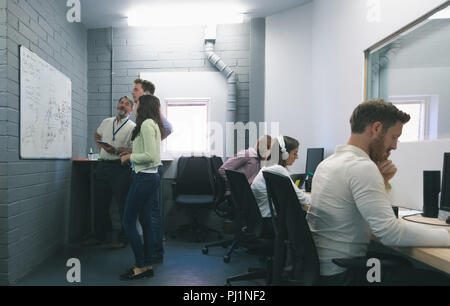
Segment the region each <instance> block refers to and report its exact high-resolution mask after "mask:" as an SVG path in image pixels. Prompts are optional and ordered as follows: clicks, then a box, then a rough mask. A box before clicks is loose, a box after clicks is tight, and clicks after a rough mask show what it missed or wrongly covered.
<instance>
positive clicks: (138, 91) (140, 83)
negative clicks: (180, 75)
mask: <svg viewBox="0 0 450 306" xmlns="http://www.w3.org/2000/svg"><path fill="white" fill-rule="evenodd" d="M155 90H156V88H155V85H154V84H153V83H152V82H149V81H147V80H142V79H136V80H135V81H134V88H133V93H132V94H133V99H134V102H135V103H137V102H138V101H139V98H140V97H141V96H143V95H154V94H155ZM161 114H162V112H161ZM161 119H162V123H163V125H164V134H163V135H161V141H162V140H164V139H166V138H167V137H168V136H169V135H170V134H171V133H172V125H171V124H170V123H169V121H167V119H166V118H165V117H164V116H162V118H161ZM162 166H163V165H162V163H161V164H159V167H158V173H159V177H160V178H162V177H163V173H162V168H163V167H162ZM160 184H161V182H160ZM159 191H160V190H159V189H158V196H157V198H158V205H153V206H152V209H153V211H152V232H153V241H154V245H153V258H152V262H153V264H157V263H161V262H162V261H163V257H164V246H163V229H162V222H161V203H159V199H160V196H159Z"/></svg>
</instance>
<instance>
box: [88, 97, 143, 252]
mask: <svg viewBox="0 0 450 306" xmlns="http://www.w3.org/2000/svg"><path fill="white" fill-rule="evenodd" d="M133 106H134V103H133V101H132V100H131V99H130V98H128V97H126V96H125V97H122V98H120V100H119V102H118V103H117V114H116V116H115V117H111V118H107V119H105V120H103V122H102V123H101V124H100V126H99V128H98V129H97V131H96V133H95V135H94V139H95V142H96V144H97V146H98V148H99V150H100V158H99V163H98V165H97V167H96V169H95V183H94V186H95V190H94V200H95V202H94V236H93V237H91V238H90V239H88V240H86V241H85V242H84V245H85V246H95V245H99V244H104V243H105V242H107V240H108V239H107V233H108V232H110V231H112V229H113V228H112V222H111V217H110V214H109V208H110V203H111V200H112V199H113V198H114V199H115V200H116V202H117V204H118V206H119V214H120V219H121V220H122V217H123V212H124V208H125V201H126V198H127V194H128V189H129V187H130V185H131V180H132V179H131V166H130V164H129V163H126V164H123V165H122V164H121V162H120V154H122V153H124V152H127V151H129V150H131V147H132V141H131V134H132V132H133V130H134V127H135V126H136V124H135V123H134V122H133V121H131V120H130V115H131V113H132V112H133ZM121 224H122V222H121ZM112 240H115V239H114V238H113V239H112ZM117 240H118V241H119V242H120V243H122V244H125V243H126V234H125V231H124V229H123V226H122V227H121V230H120V232H119V237H118V238H117ZM115 243H117V242H114V241H113V242H112V243H111V245H110V246H114V244H115Z"/></svg>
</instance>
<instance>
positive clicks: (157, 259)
mask: <svg viewBox="0 0 450 306" xmlns="http://www.w3.org/2000/svg"><path fill="white" fill-rule="evenodd" d="M163 261H164V258H163V257H156V258H152V264H153V265H157V264H161V263H163Z"/></svg>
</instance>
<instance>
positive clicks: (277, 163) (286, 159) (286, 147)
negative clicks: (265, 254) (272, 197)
mask: <svg viewBox="0 0 450 306" xmlns="http://www.w3.org/2000/svg"><path fill="white" fill-rule="evenodd" d="M298 149H299V143H298V141H297V140H295V139H294V138H291V137H288V136H279V137H277V139H276V140H275V143H274V144H273V146H272V150H271V155H270V156H269V158H268V161H267V163H266V166H265V167H263V168H262V169H261V171H260V172H259V173H258V175H257V176H256V178H255V180H254V181H253V184H252V186H251V187H252V191H253V194H254V195H255V199H256V202H257V203H258V206H259V209H260V211H261V215H262V217H263V218H270V217H271V214H270V207H269V199H268V195H267V187H266V181H265V180H264V176H263V171H267V172H272V173H276V174H281V175H284V176H287V177H289V178H290V176H289V172H288V170H287V169H286V167H287V166H291V165H293V164H294V162H295V161H296V160H297V159H298ZM291 181H292V179H291ZM292 185H293V186H294V190H295V192H296V193H297V196H298V199H299V201H300V203H301V204H302V205H309V203H310V201H311V197H310V196H309V195H307V194H306V193H305V192H304V191H303V190H300V189H299V188H298V187H297V186H296V185H295V184H294V182H292Z"/></svg>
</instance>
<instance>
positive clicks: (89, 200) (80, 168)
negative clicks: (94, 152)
mask: <svg viewBox="0 0 450 306" xmlns="http://www.w3.org/2000/svg"><path fill="white" fill-rule="evenodd" d="M96 165H97V162H95V161H74V162H73V163H72V184H71V189H70V190H71V195H70V197H71V199H70V215H69V216H70V217H69V243H76V242H80V241H81V240H82V239H83V238H84V237H85V236H87V235H89V234H90V233H91V232H92V231H93V211H92V208H93V203H94V197H93V196H94V194H93V189H94V170H95V167H96Z"/></svg>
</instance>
